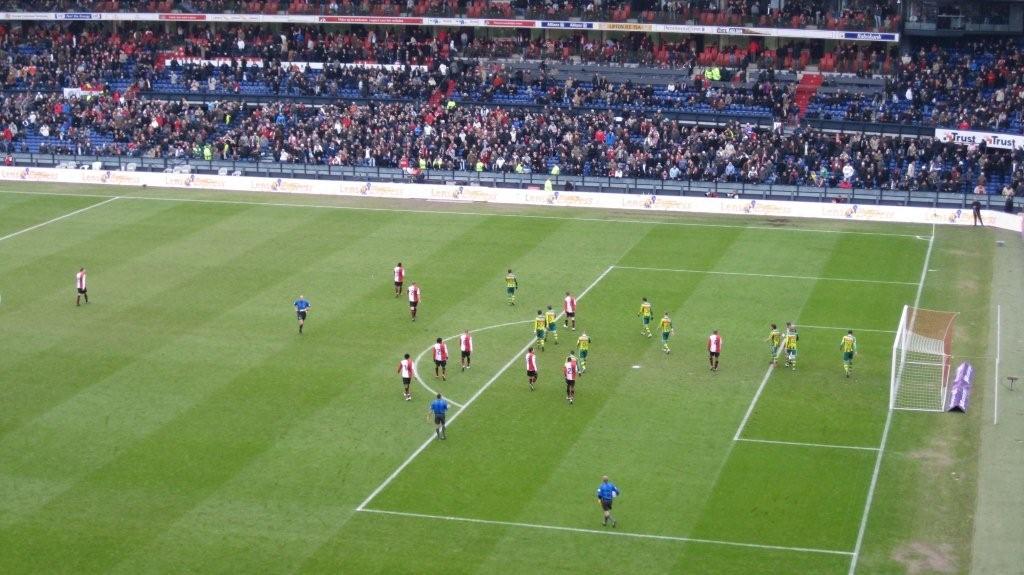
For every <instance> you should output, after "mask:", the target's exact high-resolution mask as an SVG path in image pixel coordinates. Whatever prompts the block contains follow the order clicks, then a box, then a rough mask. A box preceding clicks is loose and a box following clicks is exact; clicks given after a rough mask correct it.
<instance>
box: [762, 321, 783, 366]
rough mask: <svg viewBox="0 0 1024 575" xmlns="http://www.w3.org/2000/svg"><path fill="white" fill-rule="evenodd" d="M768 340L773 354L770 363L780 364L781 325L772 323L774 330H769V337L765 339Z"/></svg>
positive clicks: (770, 351) (769, 348) (769, 351)
mask: <svg viewBox="0 0 1024 575" xmlns="http://www.w3.org/2000/svg"><path fill="white" fill-rule="evenodd" d="M764 340H765V341H766V342H768V353H770V354H771V358H770V360H769V363H770V364H771V365H778V363H779V346H780V345H782V333H781V332H779V326H777V325H775V324H774V323H773V324H772V330H771V331H770V332H768V337H766V338H765V339H764Z"/></svg>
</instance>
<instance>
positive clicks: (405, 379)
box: [402, 377, 412, 385]
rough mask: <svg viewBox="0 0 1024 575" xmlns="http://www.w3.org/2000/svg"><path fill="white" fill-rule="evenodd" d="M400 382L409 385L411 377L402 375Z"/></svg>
mask: <svg viewBox="0 0 1024 575" xmlns="http://www.w3.org/2000/svg"><path fill="white" fill-rule="evenodd" d="M402 383H403V384H404V385H409V384H410V383H412V378H411V377H403V378H402Z"/></svg>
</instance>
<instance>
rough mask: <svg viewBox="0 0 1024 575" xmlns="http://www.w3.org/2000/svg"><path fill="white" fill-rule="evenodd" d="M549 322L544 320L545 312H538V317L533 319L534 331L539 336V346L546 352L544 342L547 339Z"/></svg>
mask: <svg viewBox="0 0 1024 575" xmlns="http://www.w3.org/2000/svg"><path fill="white" fill-rule="evenodd" d="M547 328H548V322H547V320H545V319H544V312H542V311H540V310H537V317H535V318H533V331H534V333H535V334H537V346H538V347H540V350H541V351H544V340H545V339H547V337H546V336H547Z"/></svg>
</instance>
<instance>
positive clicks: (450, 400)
mask: <svg viewBox="0 0 1024 575" xmlns="http://www.w3.org/2000/svg"><path fill="white" fill-rule="evenodd" d="M531 321H533V320H531V319H523V320H519V321H510V322H506V323H498V324H495V325H489V326H487V327H481V328H479V329H471V330H469V331H470V333H480V332H482V331H488V330H492V329H499V328H502V327H508V326H510V325H520V324H524V323H530V322H531ZM460 335H462V333H461V332H460V333H457V334H455V335H450V336H448V337H444V338H441V339H442V340H444V341H451V340H453V339H455V338H457V337H459V336H460ZM433 347H434V346H433V344H431V345H430V346H428V347H427V349H424V350H423V351H421V352H420V353H419V355H417V356H416V359H414V360H413V362H412V363H413V371H414V373H415V375H416V381H418V382H419V384H420V385H421V386H423V389H426V390H427V391H429V392H430V393H431V394H432V395H437V391H436V390H434V388H432V387H430V386H429V385H427V383H426V382H425V381H423V378H422V377H420V370H419V367H417V366H418V365H419V362H420V359H422V358H423V356H424V355H426V354H427V352H429V351H430V350H431V348H433ZM445 399H447V400H448V403H450V404H452V405H454V406H455V407H458V408H459V409H462V408H463V407H465V406H464V405H463V404H461V403H459V402H457V401H453V400H452V399H451V398H445Z"/></svg>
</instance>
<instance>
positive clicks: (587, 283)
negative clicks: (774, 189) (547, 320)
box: [0, 184, 993, 574]
mask: <svg viewBox="0 0 1024 575" xmlns="http://www.w3.org/2000/svg"><path fill="white" fill-rule="evenodd" d="M0 188H3V189H4V190H6V191H0V349H2V352H0V353H2V356H0V373H2V380H0V401H2V403H0V493H2V494H3V495H2V497H0V549H4V551H3V552H2V553H0V571H3V572H5V573H22V572H69V573H94V572H111V573H148V572H176V573H181V572H197V573H205V572H237V573H279V572H296V571H297V572H331V573H371V572H372V573H436V572H442V571H443V572H446V573H736V574H741V573H742V574H748V573H852V572H857V573H903V572H915V571H914V570H913V569H912V568H911V567H909V565H911V564H913V565H920V564H923V565H925V566H926V567H931V568H932V569H933V571H936V572H961V571H966V570H967V569H968V568H969V565H970V546H969V545H968V546H966V548H965V547H963V546H957V543H958V542H962V541H968V542H969V541H970V540H971V537H972V522H971V515H972V513H973V511H974V505H975V497H976V491H977V473H978V469H977V465H978V464H977V457H976V455H974V452H973V449H975V448H976V445H977V443H978V438H979V427H980V418H979V417H977V416H971V417H964V416H949V415H937V414H919V413H905V412H895V413H891V412H889V410H888V401H889V376H890V360H891V348H892V343H893V338H894V331H895V329H896V327H897V324H898V322H899V318H900V314H901V311H902V308H903V306H904V305H914V304H918V305H920V306H921V307H928V308H933V309H943V310H952V311H957V312H959V313H960V317H959V319H958V323H957V333H956V341H955V349H956V353H957V354H958V355H960V356H963V357H976V358H978V359H977V360H976V367H977V368H978V371H979V379H983V378H988V379H989V380H991V377H992V375H991V373H987V372H986V370H987V369H988V367H987V363H988V361H987V360H986V359H985V357H986V354H987V353H988V352H989V350H988V342H989V340H990V325H989V296H990V294H989V285H988V284H987V283H986V281H985V280H984V279H982V278H985V277H989V276H990V275H991V266H992V250H993V248H992V244H993V242H992V237H991V236H988V235H979V234H978V233H976V230H971V229H953V228H948V229H947V228H941V227H939V228H933V227H932V226H921V225H879V224H853V223H847V222H824V221H813V220H812V221H783V220H767V219H738V218H716V217H697V216H670V215H664V214H662V215H657V214H637V213H607V212H599V211H580V210H557V209H549V208H522V209H519V208H515V209H513V208H501V207H486V206H473V205H462V204H441V203H416V202H410V203H395V202H386V201H376V200H369V199H363V200H362V201H360V200H351V199H349V200H346V199H331V198H312V197H307V198H293V197H282V196H272V195H257V194H224V193H221V194H214V193H204V192H201V191H172V190H152V189H150V190H142V189H125V188H118V189H116V191H114V192H112V191H111V188H101V187H91V188H90V187H70V186H65V187H57V186H19V187H15V186H14V184H11V185H7V186H0ZM115 194H120V195H117V197H112V196H114V195H115ZM396 262H402V263H403V264H404V265H405V267H406V268H407V270H408V271H407V278H406V285H408V284H409V283H410V282H417V283H418V284H419V285H420V287H421V289H422V303H421V304H420V306H419V312H418V317H417V321H416V322H412V321H410V317H409V310H408V306H407V305H406V300H405V296H404V294H403V296H402V297H399V298H396V297H395V295H394V293H393V286H392V273H391V269H392V267H393V266H394V265H395V263H396ZM83 266H84V267H85V268H87V270H88V272H89V276H88V277H89V296H90V303H88V304H83V305H82V306H81V307H76V306H75V301H74V300H75V298H74V290H73V288H74V279H75V272H77V271H78V269H79V268H80V267H83ZM508 268H512V269H513V270H514V271H515V273H516V274H517V275H518V278H519V284H520V291H519V294H518V301H517V304H516V305H514V306H513V305H508V304H507V302H506V299H505V290H504V276H505V271H506V269H508ZM567 291H568V292H571V293H573V294H574V295H575V296H576V297H577V299H578V313H577V331H575V332H574V331H572V330H569V329H567V328H565V327H564V326H563V325H562V324H561V322H559V329H558V341H557V343H556V342H553V341H551V340H550V339H549V341H548V342H547V345H546V349H545V351H543V352H539V353H538V354H537V355H538V363H539V371H540V379H539V382H538V385H537V389H536V391H532V392H531V391H530V389H529V387H528V385H527V382H526V376H525V367H524V364H523V361H524V359H523V354H524V353H525V351H526V347H527V346H528V345H532V344H533V343H534V339H533V333H532V326H531V321H532V319H533V317H534V316H535V315H536V312H537V310H541V309H546V307H547V306H548V305H552V306H554V307H555V309H556V310H558V309H560V306H561V301H562V297H563V296H564V294H565V292H567ZM300 295H304V296H305V297H306V299H308V300H309V301H310V302H311V304H312V308H311V309H310V312H309V317H308V320H307V322H306V325H305V330H304V333H303V334H302V335H300V334H299V333H298V329H297V325H296V320H295V313H294V310H293V308H292V302H293V301H294V300H296V299H297V298H298V297H299V296H300ZM642 297H646V298H648V299H649V300H650V301H651V302H652V304H653V307H654V315H655V323H656V322H657V319H658V318H660V317H661V315H662V314H663V313H665V312H668V313H669V314H670V315H671V317H672V320H673V322H674V327H675V334H674V336H673V337H672V338H671V340H670V345H671V348H672V352H671V353H670V354H666V353H664V352H663V351H662V349H661V343H660V338H659V335H660V334H659V332H658V330H657V328H656V326H653V325H652V328H654V329H653V331H654V337H653V338H648V337H645V336H644V335H642V334H641V327H642V326H641V323H640V320H639V318H638V317H637V312H638V310H639V307H640V301H641V298H642ZM787 321H792V322H794V323H795V324H796V325H797V326H798V328H799V333H800V347H799V356H798V361H797V366H796V368H795V369H790V368H788V367H785V366H784V365H783V363H782V362H779V364H778V366H776V367H772V366H771V365H770V353H769V349H768V344H767V343H766V342H765V338H766V336H767V335H768V330H769V327H768V326H769V324H770V323H777V324H779V326H780V327H781V326H783V325H784V324H785V322H787ZM466 329H468V330H470V331H471V332H472V333H473V334H474V347H475V350H474V353H473V358H472V360H473V364H472V368H471V369H469V370H466V371H460V369H459V367H458V347H457V335H458V334H459V333H461V332H462V331H463V330H466ZM848 329H853V330H854V333H855V335H856V336H857V339H858V346H859V354H858V356H857V358H856V361H855V367H854V370H853V375H852V377H850V378H846V377H845V376H844V372H843V367H842V357H841V352H840V350H839V343H840V339H841V337H842V336H843V334H845V333H846V331H847V330H848ZM712 330H719V331H720V333H721V334H722V336H723V340H724V349H723V353H722V357H721V369H720V370H719V371H718V372H712V371H711V370H710V369H709V367H708V359H707V350H706V342H707V338H708V335H709V334H710V333H711V331H712ZM582 331H586V333H587V334H589V335H590V336H591V338H592V340H593V344H592V347H591V352H590V358H589V361H588V364H587V368H588V369H587V371H586V373H585V374H584V375H583V376H581V378H580V381H579V384H578V385H577V392H576V401H575V403H574V404H573V405H569V404H568V403H567V402H566V400H565V387H564V383H563V379H562V374H561V365H562V363H563V362H564V361H565V356H566V354H567V352H568V351H570V350H572V349H574V345H575V340H576V337H577V336H578V335H579V334H580V333H581V332H582ZM437 337H444V338H448V340H449V346H450V350H451V351H452V360H451V361H449V367H448V378H447V380H446V381H440V380H438V379H435V377H434V370H433V365H432V362H431V361H430V354H429V353H427V350H428V349H429V348H430V346H431V344H432V343H433V342H434V340H435V339H436V338H437ZM405 353H409V354H410V355H411V356H412V357H413V358H417V359H418V362H417V367H418V372H419V376H420V379H421V380H422V381H417V382H414V383H413V388H412V391H413V400H412V401H409V402H407V401H403V399H402V393H401V392H402V387H401V382H400V379H399V377H398V375H397V374H396V367H397V365H398V362H399V360H400V359H401V358H402V355H403V354H405ZM434 390H436V391H440V392H442V393H443V394H444V395H445V396H446V397H447V398H448V399H449V400H450V401H451V403H452V410H451V411H450V412H449V416H448V423H449V426H450V428H449V430H448V439H447V440H446V441H437V440H434V435H433V420H432V419H431V418H429V416H428V407H427V406H428V403H429V400H430V399H432V398H433V395H432V393H433V391H434ZM979 397H980V396H979ZM975 401H976V402H980V399H975ZM951 474H952V475H953V476H955V480H951V479H950V476H951ZM602 475H608V476H610V478H611V479H612V481H614V482H615V483H616V485H617V486H618V487H619V489H620V490H621V491H622V495H621V497H619V498H617V499H616V501H615V509H614V512H615V515H616V518H617V520H618V526H617V527H616V528H612V527H605V526H603V525H602V523H601V510H600V507H599V505H598V504H597V501H596V499H595V496H594V493H595V489H596V488H597V485H598V483H599V482H600V479H601V476H602ZM922 562H923V563H922ZM944 569H945V570H944ZM918 572H932V571H929V570H928V569H925V570H923V571H918Z"/></svg>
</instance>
